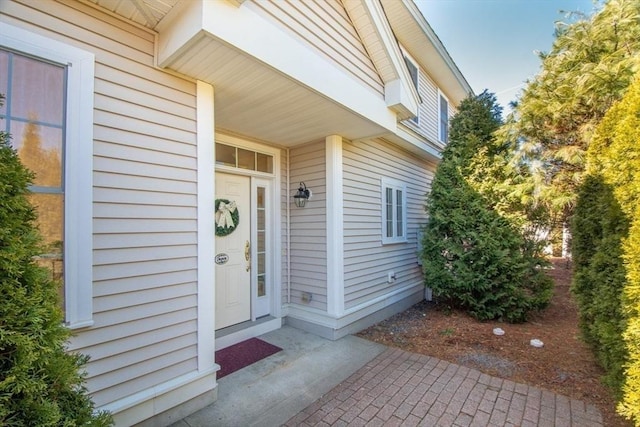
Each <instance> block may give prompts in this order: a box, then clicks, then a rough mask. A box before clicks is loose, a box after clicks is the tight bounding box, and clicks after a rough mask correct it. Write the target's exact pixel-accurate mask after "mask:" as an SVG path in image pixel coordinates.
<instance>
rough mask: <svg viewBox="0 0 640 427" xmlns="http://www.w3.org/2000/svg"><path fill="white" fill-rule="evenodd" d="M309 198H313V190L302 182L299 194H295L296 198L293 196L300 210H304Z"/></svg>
mask: <svg viewBox="0 0 640 427" xmlns="http://www.w3.org/2000/svg"><path fill="white" fill-rule="evenodd" d="M309 198H311V190H309V189H308V188H307V186H306V185H305V183H304V182H301V183H300V187H299V188H298V192H297V193H296V194H295V196H293V200H294V201H295V202H296V206H297V207H299V208H304V206H305V205H306V204H307V200H309Z"/></svg>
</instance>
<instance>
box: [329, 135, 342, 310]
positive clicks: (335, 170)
mask: <svg viewBox="0 0 640 427" xmlns="http://www.w3.org/2000/svg"><path fill="white" fill-rule="evenodd" d="M325 151H326V165H327V170H326V174H327V176H326V182H327V201H326V203H327V312H328V314H329V315H331V316H334V317H340V316H342V315H343V314H344V258H343V252H344V249H343V242H344V223H343V210H344V204H343V203H344V199H343V191H342V137H341V136H339V135H330V136H327V137H326V139H325Z"/></svg>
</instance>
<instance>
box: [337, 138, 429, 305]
mask: <svg viewBox="0 0 640 427" xmlns="http://www.w3.org/2000/svg"><path fill="white" fill-rule="evenodd" d="M343 163H344V259H345V261H344V262H345V265H344V280H345V309H347V310H348V309H350V308H353V307H355V306H358V305H359V304H363V303H366V302H367V301H370V300H372V299H374V298H376V297H379V296H382V295H385V294H389V293H391V292H394V291H396V290H399V289H401V288H404V287H406V286H410V285H414V286H416V287H420V286H422V273H421V270H420V267H419V266H418V259H417V255H416V250H417V240H416V239H417V232H418V230H419V227H420V226H421V225H423V224H424V223H425V221H426V216H425V213H424V197H425V193H426V192H427V191H428V189H429V186H430V185H431V181H432V179H433V174H434V170H435V165H433V164H430V163H427V162H426V161H424V160H421V159H419V158H417V157H415V156H413V155H411V154H409V153H408V152H405V151H403V150H401V149H399V148H397V147H395V146H393V145H391V144H390V143H388V142H386V141H385V140H383V139H375V140H363V141H357V142H350V143H345V144H344V146H343ZM383 177H386V178H392V179H395V180H399V181H401V182H403V183H405V184H406V189H407V195H406V197H407V236H408V241H407V242H406V243H396V244H387V245H383V244H382V224H381V222H382V216H381V209H382V198H381V194H382V193H381V178H383ZM389 271H394V272H395V274H396V278H397V279H396V281H395V282H394V283H387V273H388V272H389Z"/></svg>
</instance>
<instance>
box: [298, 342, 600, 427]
mask: <svg viewBox="0 0 640 427" xmlns="http://www.w3.org/2000/svg"><path fill="white" fill-rule="evenodd" d="M347 425H348V426H365V425H366V426H418V425H419V426H447V427H450V426H522V427H528V426H576V427H577V426H579V427H591V426H593V427H595V426H602V415H601V414H600V411H599V410H598V409H597V408H596V407H595V406H593V405H585V403H584V402H582V401H579V400H575V399H570V398H568V397H566V396H561V395H559V394H555V393H552V392H550V391H546V390H542V389H539V388H536V387H531V386H528V385H525V384H518V383H515V382H513V381H509V380H503V379H500V378H496V377H492V376H489V375H486V374H483V373H481V372H480V371H477V370H475V369H470V368H467V367H464V366H459V365H456V364H453V363H449V362H445V361H442V360H439V359H435V358H433V357H429V356H424V355H420V354H413V353H408V352H406V351H402V350H399V349H391V348H390V349H388V350H386V351H385V352H383V353H382V354H380V355H379V356H378V357H376V358H375V359H373V360H372V361H371V362H369V363H368V364H366V365H365V366H364V367H362V368H361V369H360V370H359V371H357V372H356V373H355V374H353V375H352V376H351V377H349V378H348V379H346V380H345V381H344V382H343V383H341V384H340V385H338V386H337V387H335V388H334V389H333V390H331V391H330V392H329V393H327V394H326V395H325V396H323V397H322V398H321V399H319V400H317V401H316V402H314V403H313V404H311V405H310V406H309V407H307V408H306V409H304V410H303V411H302V412H300V413H299V414H297V415H296V416H295V417H293V418H291V419H290V420H289V421H288V422H287V423H286V426H288V427H289V426H291V427H293V426H347Z"/></svg>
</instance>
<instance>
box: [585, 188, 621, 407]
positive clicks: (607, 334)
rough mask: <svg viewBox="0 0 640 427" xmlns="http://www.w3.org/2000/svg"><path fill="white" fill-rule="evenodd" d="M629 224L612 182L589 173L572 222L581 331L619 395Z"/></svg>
mask: <svg viewBox="0 0 640 427" xmlns="http://www.w3.org/2000/svg"><path fill="white" fill-rule="evenodd" d="M628 229H629V223H628V221H627V218H626V216H625V215H624V213H623V212H622V210H621V208H620V205H619V204H618V202H617V201H616V199H615V197H614V194H613V189H612V188H611V186H610V185H608V184H606V183H605V182H604V179H603V178H602V177H601V176H593V175H588V176H587V178H586V180H585V182H584V183H583V184H582V187H581V189H580V192H579V194H578V200H577V203H576V208H575V214H574V219H573V224H572V230H573V231H572V234H573V247H572V253H573V257H574V260H575V265H574V278H573V284H572V291H573V294H574V296H575V298H576V302H577V304H578V310H579V317H580V328H581V330H582V335H583V337H584V338H585V341H586V342H588V343H589V344H590V345H591V346H592V348H593V349H594V352H595V354H596V357H597V358H598V361H599V362H600V364H601V365H602V366H603V367H604V368H605V370H606V375H605V377H604V381H605V383H606V384H608V385H609V386H611V388H612V389H613V390H614V391H615V392H616V393H618V397H620V395H619V393H620V390H621V387H622V383H623V380H624V375H623V365H624V363H625V361H626V360H627V351H626V350H625V347H624V342H623V340H622V333H623V331H624V325H625V322H624V316H623V311H622V290H623V288H624V285H625V283H626V278H625V268H624V265H623V259H622V240H623V238H624V237H625V236H626V235H627V234H628Z"/></svg>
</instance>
